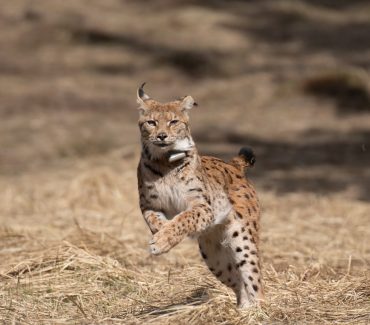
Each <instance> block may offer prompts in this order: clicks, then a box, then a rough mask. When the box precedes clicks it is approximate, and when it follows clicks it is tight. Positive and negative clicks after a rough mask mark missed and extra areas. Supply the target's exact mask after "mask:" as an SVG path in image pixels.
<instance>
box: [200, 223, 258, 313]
mask: <svg viewBox="0 0 370 325" xmlns="http://www.w3.org/2000/svg"><path fill="white" fill-rule="evenodd" d="M230 219H231V221H230V222H229V223H227V225H217V226H215V227H213V228H212V230H209V231H207V232H206V233H205V234H202V236H200V237H199V239H198V240H199V248H200V251H201V254H202V257H203V259H204V260H205V262H206V264H207V265H208V268H209V269H210V271H211V272H212V273H213V274H214V275H215V276H216V277H217V278H218V279H219V280H220V281H221V282H222V283H224V284H225V285H227V286H228V287H230V288H231V289H232V290H233V291H234V292H235V294H236V298H237V304H238V307H241V308H243V307H248V306H251V305H253V304H255V303H258V301H259V300H262V299H263V292H262V286H261V280H260V276H261V275H260V268H259V262H258V255H257V247H256V245H255V243H254V240H253V239H252V238H253V237H252V236H251V235H250V232H251V231H249V227H248V225H247V224H245V225H244V224H242V223H241V222H240V221H239V220H236V219H233V218H230Z"/></svg>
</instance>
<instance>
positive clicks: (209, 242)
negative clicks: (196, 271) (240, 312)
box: [198, 224, 245, 304]
mask: <svg viewBox="0 0 370 325" xmlns="http://www.w3.org/2000/svg"><path fill="white" fill-rule="evenodd" d="M225 230H226V227H225V225H223V224H221V225H216V226H214V227H212V228H211V229H209V230H208V231H206V232H204V233H202V234H201V235H200V236H199V237H198V243H199V250H200V253H201V255H202V257H203V259H204V261H205V263H206V264H207V266H208V268H209V270H210V271H211V272H212V273H213V275H214V276H216V277H217V279H218V280H219V281H221V282H222V283H223V284H225V285H226V286H228V287H229V288H231V289H232V290H233V291H234V292H235V294H236V296H237V300H238V304H239V302H240V297H241V296H243V295H244V294H245V293H244V291H245V290H244V289H243V288H242V287H241V286H240V283H241V278H240V274H239V272H238V270H237V269H236V268H235V260H234V256H233V252H232V249H231V248H230V247H229V246H228V245H225ZM240 289H242V292H239V290H240Z"/></svg>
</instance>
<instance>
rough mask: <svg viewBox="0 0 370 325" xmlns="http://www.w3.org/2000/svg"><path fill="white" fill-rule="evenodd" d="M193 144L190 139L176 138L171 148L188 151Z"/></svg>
mask: <svg viewBox="0 0 370 325" xmlns="http://www.w3.org/2000/svg"><path fill="white" fill-rule="evenodd" d="M193 146H194V143H193V142H192V141H191V140H189V139H187V138H185V139H181V140H177V141H176V142H175V145H174V147H173V149H175V150H179V151H189V150H190V149H191V148H192V147H193Z"/></svg>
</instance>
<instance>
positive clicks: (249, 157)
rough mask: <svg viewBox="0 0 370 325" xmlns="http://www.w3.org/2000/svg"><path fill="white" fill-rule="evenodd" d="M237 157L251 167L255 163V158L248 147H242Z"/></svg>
mask: <svg viewBox="0 0 370 325" xmlns="http://www.w3.org/2000/svg"><path fill="white" fill-rule="evenodd" d="M239 156H241V157H243V158H244V160H245V162H246V163H248V164H249V165H250V166H253V165H254V163H255V162H256V156H255V154H254V152H253V150H252V148H250V147H243V148H241V149H240V151H239Z"/></svg>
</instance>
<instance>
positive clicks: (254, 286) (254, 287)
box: [252, 284, 258, 292]
mask: <svg viewBox="0 0 370 325" xmlns="http://www.w3.org/2000/svg"><path fill="white" fill-rule="evenodd" d="M252 287H253V290H254V291H256V292H257V290H258V286H256V285H255V284H253V285H252Z"/></svg>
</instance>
